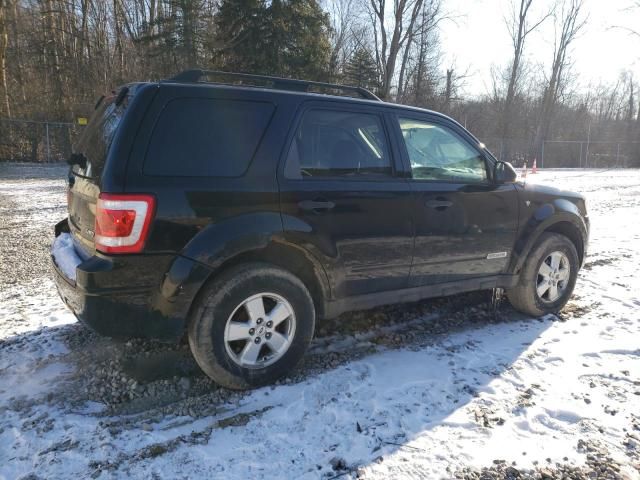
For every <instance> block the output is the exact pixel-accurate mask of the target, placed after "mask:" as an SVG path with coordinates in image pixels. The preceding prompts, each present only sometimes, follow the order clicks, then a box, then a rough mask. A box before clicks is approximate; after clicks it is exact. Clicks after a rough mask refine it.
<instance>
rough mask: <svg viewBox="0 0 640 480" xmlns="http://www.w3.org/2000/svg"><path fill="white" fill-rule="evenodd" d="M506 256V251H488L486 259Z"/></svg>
mask: <svg viewBox="0 0 640 480" xmlns="http://www.w3.org/2000/svg"><path fill="white" fill-rule="evenodd" d="M506 256H507V252H495V253H488V254H487V260H493V259H494V258H505V257H506Z"/></svg>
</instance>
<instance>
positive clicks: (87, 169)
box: [67, 87, 132, 258]
mask: <svg viewBox="0 0 640 480" xmlns="http://www.w3.org/2000/svg"><path fill="white" fill-rule="evenodd" d="M131 96H132V92H131V91H130V88H129V87H123V88H122V89H121V90H120V91H119V93H118V95H111V96H109V97H103V98H102V99H101V100H100V101H99V103H98V105H97V107H96V109H95V111H94V112H93V115H92V116H91V119H90V120H89V123H88V124H87V126H86V127H85V129H84V131H83V133H82V135H81V136H80V138H79V139H78V141H77V143H76V144H75V145H74V148H73V155H72V158H71V159H70V162H75V163H74V164H73V165H71V168H70V170H69V191H68V196H67V204H68V209H69V229H70V231H71V235H72V237H73V241H74V246H75V247H76V250H77V251H78V253H79V254H80V255H81V256H82V257H83V258H87V257H89V256H91V255H93V254H94V253H95V250H96V248H95V241H94V237H95V213H96V204H97V201H98V196H99V195H100V185H101V180H102V174H103V172H104V171H105V168H106V163H107V161H108V158H109V155H108V154H109V149H110V147H111V143H112V141H113V138H114V136H115V134H116V132H117V131H118V127H119V126H120V124H121V123H122V120H123V118H124V116H125V113H126V112H127V108H128V105H129V103H130V100H131Z"/></svg>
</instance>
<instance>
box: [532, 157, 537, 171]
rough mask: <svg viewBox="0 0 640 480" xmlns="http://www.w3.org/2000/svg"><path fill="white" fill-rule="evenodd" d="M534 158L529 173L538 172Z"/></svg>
mask: <svg viewBox="0 0 640 480" xmlns="http://www.w3.org/2000/svg"><path fill="white" fill-rule="evenodd" d="M536 163H537V162H536V159H535V158H534V159H533V167H531V173H538V166H537V165H536Z"/></svg>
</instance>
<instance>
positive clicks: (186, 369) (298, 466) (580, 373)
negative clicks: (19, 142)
mask: <svg viewBox="0 0 640 480" xmlns="http://www.w3.org/2000/svg"><path fill="white" fill-rule="evenodd" d="M22 177H24V178H22ZM63 178H64V169H61V168H58V169H56V168H47V169H44V168H41V169H40V170H38V169H37V168H31V167H22V166H3V167H0V222H1V223H0V261H1V262H2V263H1V266H0V275H1V277H2V278H0V478H19V477H21V476H25V477H28V476H29V475H30V477H28V478H40V477H42V478H69V477H73V476H76V477H79V478H86V477H93V478H120V477H127V478H130V477H131V478H138V477H144V478H199V477H205V476H206V477H208V478H225V479H229V478H243V479H244V478H309V479H314V478H336V477H337V476H340V478H385V479H387V478H398V479H404V478H428V479H431V478H454V477H456V476H458V477H460V478H462V477H466V478H518V475H525V476H526V475H530V476H531V478H629V479H636V478H640V275H638V268H639V266H640V171H638V170H609V171H598V170H569V171H544V172H541V173H539V174H537V175H534V176H531V175H530V176H529V178H528V179H527V181H535V182H545V183H550V184H553V185H555V186H558V187H561V188H568V189H572V190H577V191H580V192H583V193H585V194H586V195H587V196H588V208H589V210H590V216H591V222H592V234H591V243H590V246H589V257H588V260H587V264H586V266H585V268H584V269H583V271H582V272H581V274H580V277H579V280H578V284H577V286H576V290H575V295H574V298H573V299H572V301H571V302H570V303H569V304H568V305H567V307H566V308H565V310H564V311H563V312H562V313H561V314H560V315H559V316H557V317H555V316H549V317H547V318H543V319H530V318H525V317H524V316H522V315H521V314H518V313H516V312H515V311H513V310H512V309H511V308H510V307H509V306H508V305H506V304H502V305H501V306H500V309H499V311H498V313H497V314H494V312H493V311H492V310H491V308H490V306H489V304H488V302H487V298H488V295H486V294H470V295H461V296H458V297H456V298H455V299H453V300H451V299H440V300H433V301H427V302H421V303H419V304H415V305H408V306H403V307H388V308H383V309H377V310H374V311H371V312H360V313H356V314H350V315H345V316H343V317H342V318H341V319H340V320H339V321H335V322H333V323H331V324H328V325H326V326H323V327H322V328H321V329H320V331H319V332H318V336H317V338H316V340H315V341H314V344H313V346H312V349H311V351H310V353H309V355H308V356H307V359H305V362H304V365H302V366H301V367H300V368H299V369H298V371H296V372H294V373H293V374H292V375H291V376H290V377H289V378H287V379H285V380H284V381H282V382H279V384H278V385H275V386H271V387H266V388H262V389H259V390H256V391H253V392H248V393H231V392H226V391H224V390H222V389H218V388H217V387H216V386H215V385H213V384H212V383H211V382H209V381H208V380H207V379H206V378H204V377H203V376H202V374H201V373H200V372H199V371H198V370H197V368H195V367H194V364H193V361H192V360H191V359H190V358H189V354H188V350H187V348H186V347H185V346H184V345H178V346H163V345H156V344H153V343H151V342H142V341H138V340H136V341H133V342H127V343H117V342H112V341H110V340H106V339H102V338H100V337H98V336H96V335H94V334H92V333H91V332H89V331H88V330H86V329H85V328H84V327H82V326H81V325H79V324H77V323H76V322H75V319H74V318H73V317H72V315H71V314H70V313H68V312H67V311H66V309H65V307H64V305H63V304H62V303H61V301H60V300H59V299H58V297H57V295H56V292H55V288H54V287H53V284H52V282H51V281H50V280H49V277H50V272H49V270H48V265H47V262H48V258H47V241H49V242H50V241H51V233H52V230H51V229H52V225H53V224H54V223H55V222H56V221H57V220H58V219H59V218H62V217H63V216H64V204H65V198H64V181H63ZM47 239H48V240H47ZM485 467H486V468H488V469H489V470H486V471H485V473H484V474H485V475H491V476H485V477H480V476H479V471H480V469H482V468H485ZM545 475H547V476H546V477H545ZM563 475H565V477H563Z"/></svg>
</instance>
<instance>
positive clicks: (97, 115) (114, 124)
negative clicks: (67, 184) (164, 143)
mask: <svg viewBox="0 0 640 480" xmlns="http://www.w3.org/2000/svg"><path fill="white" fill-rule="evenodd" d="M130 98H131V96H130V95H126V96H125V97H124V98H123V99H122V101H121V102H120V104H119V105H116V103H115V99H116V96H114V95H111V96H109V97H104V98H103V99H102V100H101V101H100V103H99V105H98V107H97V108H96V109H95V111H94V112H93V115H92V116H91V119H90V120H89V123H88V124H87V126H86V127H85V129H84V131H83V132H82V135H81V136H80V138H79V139H78V141H77V142H76V144H75V145H74V148H73V151H74V153H78V154H83V155H84V156H85V158H86V159H87V165H86V168H81V167H80V166H79V165H74V166H73V173H75V174H78V175H81V176H83V177H90V178H94V177H99V176H100V174H101V173H102V169H103V168H104V162H105V160H106V158H107V153H108V152H109V147H110V146H111V142H112V140H113V137H114V136H115V134H116V131H117V130H118V126H119V125H120V122H121V121H122V119H123V117H124V114H125V111H126V110H127V106H128V104H129V100H130Z"/></svg>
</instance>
